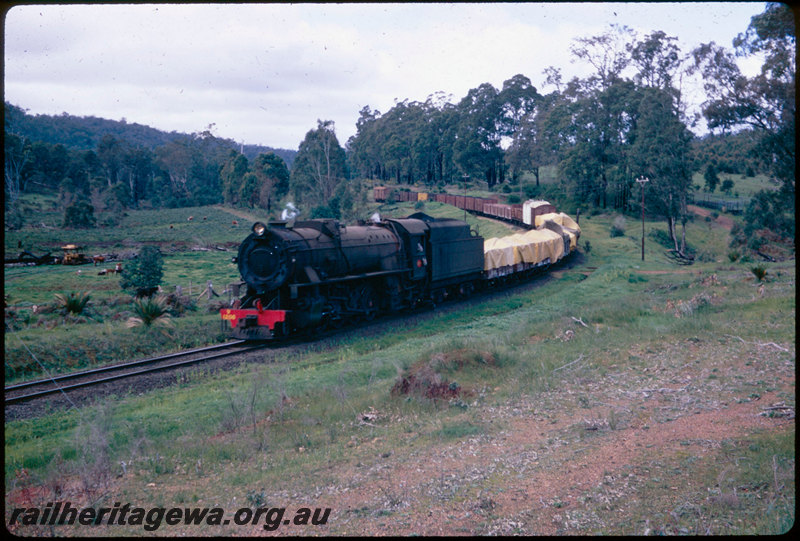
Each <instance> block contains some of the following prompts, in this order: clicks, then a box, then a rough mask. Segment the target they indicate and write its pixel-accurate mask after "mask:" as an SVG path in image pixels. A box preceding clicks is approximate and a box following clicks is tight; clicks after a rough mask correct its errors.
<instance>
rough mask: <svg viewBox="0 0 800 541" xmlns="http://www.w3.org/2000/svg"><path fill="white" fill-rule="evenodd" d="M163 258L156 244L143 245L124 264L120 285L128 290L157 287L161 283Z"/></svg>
mask: <svg viewBox="0 0 800 541" xmlns="http://www.w3.org/2000/svg"><path fill="white" fill-rule="evenodd" d="M163 267H164V260H163V257H162V256H161V250H159V249H158V248H157V247H156V246H145V247H144V248H142V249H141V250H140V251H139V254H138V255H137V256H136V258H135V259H133V260H131V261H130V262H129V263H127V264H126V265H125V271H124V272H123V273H122V279H121V280H120V284H119V285H120V287H122V289H124V290H126V291H128V292H131V293H133V292H135V291H136V290H137V289H143V288H153V287H158V286H159V285H160V284H161V278H162V276H163V275H164V271H163Z"/></svg>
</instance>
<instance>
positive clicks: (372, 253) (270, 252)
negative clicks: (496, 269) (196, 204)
mask: <svg viewBox="0 0 800 541" xmlns="http://www.w3.org/2000/svg"><path fill="white" fill-rule="evenodd" d="M236 260H237V262H238V266H239V272H240V274H241V276H242V280H244V282H245V283H246V284H247V291H246V293H245V295H244V296H243V297H242V298H241V299H239V300H237V301H236V303H235V304H234V306H233V307H232V308H225V309H222V310H221V316H222V319H223V320H226V321H228V322H229V323H230V326H231V329H232V334H233V336H234V337H236V338H241V339H272V338H278V337H281V336H285V335H288V334H291V333H293V332H295V331H298V330H302V329H308V328H313V327H317V326H323V325H330V326H336V325H339V324H341V323H343V322H345V321H348V320H353V319H370V318H372V317H374V316H375V315H376V314H378V313H382V312H395V311H398V310H402V309H404V308H409V307H413V306H415V305H417V304H420V303H424V302H429V301H434V302H436V301H440V300H443V299H444V298H446V297H448V296H451V295H454V294H468V293H470V292H471V291H472V290H473V289H474V288H475V287H476V286H477V285H478V284H479V283H480V281H481V277H482V272H483V265H484V254H483V238H482V237H480V236H478V235H476V234H475V233H474V232H472V231H470V228H469V226H468V225H467V223H466V222H463V221H461V220H453V219H435V218H432V217H430V216H427V215H425V214H422V213H417V214H414V215H411V216H409V217H407V218H403V219H388V220H385V221H381V222H379V223H374V224H369V225H367V224H363V225H354V226H345V225H342V224H340V223H339V222H338V221H336V220H306V221H297V222H295V223H294V224H290V223H286V222H270V224H269V225H265V224H263V223H261V222H257V223H256V224H254V225H253V229H252V233H251V234H250V235H249V236H248V237H247V238H246V239H245V240H244V242H242V244H241V245H240V247H239V253H238V256H237V258H236Z"/></svg>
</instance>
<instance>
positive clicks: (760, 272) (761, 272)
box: [750, 266, 767, 282]
mask: <svg viewBox="0 0 800 541" xmlns="http://www.w3.org/2000/svg"><path fill="white" fill-rule="evenodd" d="M750 272H752V273H753V276H755V277H756V280H758V281H759V282H763V281H764V278H765V277H766V276H767V269H765V268H764V267H761V266H758V267H753V268H752V269H750Z"/></svg>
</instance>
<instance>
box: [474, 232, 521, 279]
mask: <svg viewBox="0 0 800 541" xmlns="http://www.w3.org/2000/svg"><path fill="white" fill-rule="evenodd" d="M521 261H522V260H521V259H520V257H519V253H518V251H517V250H516V249H515V248H514V245H513V244H512V243H511V242H509V240H508V237H502V238H497V237H493V238H491V239H486V240H485V241H484V242H483V270H486V271H488V270H491V269H499V268H501V267H507V266H509V265H514V264H515V263H519V262H521Z"/></svg>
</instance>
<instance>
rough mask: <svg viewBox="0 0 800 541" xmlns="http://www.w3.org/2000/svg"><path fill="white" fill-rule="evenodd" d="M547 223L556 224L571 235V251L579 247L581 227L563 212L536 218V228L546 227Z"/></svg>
mask: <svg viewBox="0 0 800 541" xmlns="http://www.w3.org/2000/svg"><path fill="white" fill-rule="evenodd" d="M547 221H551V222H555V223H557V224H558V225H560V226H562V227H563V228H564V231H566V232H567V234H569V249H570V250H574V249H575V248H576V247H577V245H578V237H580V236H581V228H580V226H579V225H578V224H577V223H576V222H575V220H573V219H572V218H570V217H569V216H568V215H566V214H564V213H563V212H551V213H550V214H541V215H539V216H536V224H535V225H536V227H544V223H545V222H547Z"/></svg>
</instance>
